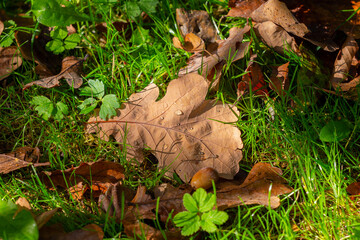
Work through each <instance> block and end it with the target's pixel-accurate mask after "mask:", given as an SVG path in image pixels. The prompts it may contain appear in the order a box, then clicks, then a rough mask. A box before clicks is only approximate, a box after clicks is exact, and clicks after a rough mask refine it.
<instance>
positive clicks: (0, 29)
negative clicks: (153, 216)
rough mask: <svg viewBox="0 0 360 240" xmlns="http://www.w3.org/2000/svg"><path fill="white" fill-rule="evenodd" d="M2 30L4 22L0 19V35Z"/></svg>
mask: <svg viewBox="0 0 360 240" xmlns="http://www.w3.org/2000/svg"><path fill="white" fill-rule="evenodd" d="M3 31H4V23H3V22H2V21H0V35H1V33H2V32H3Z"/></svg>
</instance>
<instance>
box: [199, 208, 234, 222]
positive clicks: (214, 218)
mask: <svg viewBox="0 0 360 240" xmlns="http://www.w3.org/2000/svg"><path fill="white" fill-rule="evenodd" d="M201 218H202V219H207V220H209V221H211V222H212V223H214V224H216V225H221V224H224V223H225V222H226V221H227V220H228V218H229V215H228V214H227V213H226V212H224V211H217V210H212V211H210V212H206V213H204V214H203V215H202V216H201Z"/></svg>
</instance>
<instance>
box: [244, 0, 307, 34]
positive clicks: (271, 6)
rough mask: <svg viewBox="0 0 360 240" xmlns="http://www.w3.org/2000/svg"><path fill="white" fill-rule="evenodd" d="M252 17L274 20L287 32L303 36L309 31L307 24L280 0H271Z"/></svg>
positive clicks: (257, 19)
mask: <svg viewBox="0 0 360 240" xmlns="http://www.w3.org/2000/svg"><path fill="white" fill-rule="evenodd" d="M250 17H251V18H252V19H253V20H254V21H256V22H266V21H272V22H273V23H276V24H277V25H279V26H281V27H283V28H284V29H285V30H286V31H287V32H290V33H292V34H294V35H296V36H299V37H303V36H305V34H307V33H308V32H309V29H308V28H307V27H306V26H305V24H303V23H300V22H299V21H298V20H297V19H296V18H295V17H294V15H292V13H291V12H290V11H289V9H288V8H287V7H286V5H285V3H283V2H280V1H279V0H269V1H267V2H266V3H264V4H263V5H261V6H260V7H259V8H257V9H256V10H255V11H253V12H252V13H251V15H250Z"/></svg>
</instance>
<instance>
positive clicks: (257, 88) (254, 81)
mask: <svg viewBox="0 0 360 240" xmlns="http://www.w3.org/2000/svg"><path fill="white" fill-rule="evenodd" d="M256 57H257V55H256V54H254V55H252V56H251V57H250V62H249V65H248V67H247V68H246V72H247V73H246V74H245V75H243V77H242V80H241V81H240V82H239V84H238V89H237V94H238V97H241V96H243V95H244V94H245V93H248V92H249V90H250V86H251V89H252V93H254V94H255V95H257V96H266V95H267V94H268V90H267V83H265V79H264V74H263V73H262V70H261V67H260V65H259V64H258V63H256V62H255V61H254V60H255V59H256Z"/></svg>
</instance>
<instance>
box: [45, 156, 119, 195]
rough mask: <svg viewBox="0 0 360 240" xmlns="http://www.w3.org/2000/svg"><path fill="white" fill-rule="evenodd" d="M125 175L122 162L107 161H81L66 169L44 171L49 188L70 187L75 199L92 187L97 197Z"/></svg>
mask: <svg viewBox="0 0 360 240" xmlns="http://www.w3.org/2000/svg"><path fill="white" fill-rule="evenodd" d="M124 177H125V176H124V168H123V167H122V166H121V165H120V164H118V163H114V162H105V161H98V162H92V163H81V164H80V166H78V167H75V168H69V169H66V170H64V171H61V170H56V171H53V172H43V181H44V183H45V185H46V186H47V187H48V188H51V189H52V188H53V187H57V186H59V187H62V188H68V187H70V189H69V190H70V193H71V194H72V195H73V197H74V199H81V198H82V197H83V194H84V193H85V192H86V191H87V190H88V189H92V193H93V196H95V197H96V196H98V195H100V193H105V192H106V190H107V189H108V188H109V186H111V184H114V183H117V182H118V181H120V180H121V179H123V178H124Z"/></svg>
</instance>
